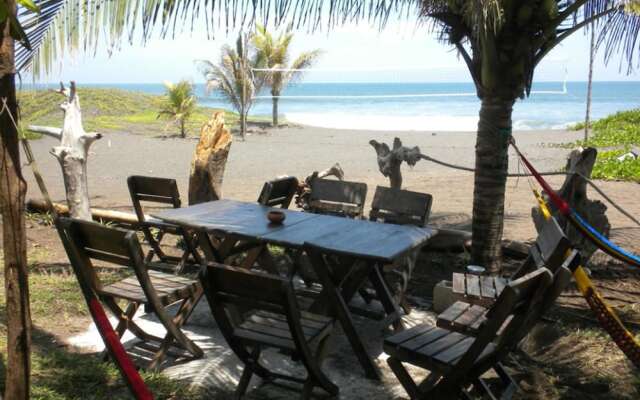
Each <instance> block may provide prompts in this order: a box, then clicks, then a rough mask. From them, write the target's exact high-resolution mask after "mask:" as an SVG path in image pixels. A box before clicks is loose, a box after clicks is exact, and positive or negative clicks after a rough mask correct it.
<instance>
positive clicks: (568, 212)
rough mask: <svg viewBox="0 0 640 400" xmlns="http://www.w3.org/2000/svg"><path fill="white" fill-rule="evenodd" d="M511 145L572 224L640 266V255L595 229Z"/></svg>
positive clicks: (609, 251)
mask: <svg viewBox="0 0 640 400" xmlns="http://www.w3.org/2000/svg"><path fill="white" fill-rule="evenodd" d="M511 145H512V146H513V148H514V149H515V151H516V153H517V154H518V156H519V157H520V159H521V160H522V162H523V163H524V165H525V166H526V167H527V169H528V170H529V171H530V172H531V174H532V175H533V176H534V178H535V179H536V181H538V183H539V184H540V186H542V188H543V189H544V191H545V192H546V193H547V195H548V196H549V199H551V201H552V202H553V204H554V205H555V206H556V207H558V211H560V213H561V214H562V215H563V216H564V217H566V218H567V219H568V220H569V222H570V223H571V225H573V226H574V227H575V228H576V229H578V230H579V231H580V233H582V235H583V236H585V237H586V238H587V239H589V241H591V242H592V243H593V244H594V245H595V246H596V247H598V248H599V249H600V250H602V251H604V252H605V253H607V254H608V255H610V256H611V257H613V258H616V259H618V260H620V261H622V262H624V263H626V264H629V265H632V266H634V267H638V268H640V256H638V255H636V254H633V253H631V252H629V251H627V250H625V249H622V248H620V247H618V246H617V245H615V244H614V243H612V242H611V241H610V240H609V239H607V238H606V237H604V236H603V235H602V234H601V233H600V232H598V231H597V230H595V228H593V227H592V226H591V225H589V223H588V222H587V221H586V220H585V219H584V218H582V216H580V214H578V213H577V212H576V211H575V210H574V209H572V208H571V206H570V205H569V203H567V202H566V201H565V200H564V199H563V198H562V197H560V196H559V195H558V193H556V191H555V190H553V189H552V188H551V186H550V185H549V184H548V183H547V182H546V181H545V180H544V178H543V177H542V176H541V175H540V173H539V172H538V171H537V170H536V169H535V168H534V167H533V165H531V163H530V162H529V160H527V158H526V157H525V156H524V155H523V154H522V153H521V152H520V149H518V146H516V144H515V142H514V141H513V140H511Z"/></svg>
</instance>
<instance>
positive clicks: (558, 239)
mask: <svg viewBox="0 0 640 400" xmlns="http://www.w3.org/2000/svg"><path fill="white" fill-rule="evenodd" d="M570 248H571V243H570V242H569V239H568V238H567V236H566V235H565V234H564V232H563V230H562V228H561V227H560V225H559V224H558V222H557V221H556V220H555V219H554V218H551V219H549V220H547V221H545V223H544V225H543V227H542V229H541V231H540V234H539V235H538V238H537V239H536V242H535V243H534V244H533V245H532V246H531V248H530V249H529V256H528V257H527V259H526V260H525V261H524V263H523V264H522V266H521V267H520V268H519V269H518V270H517V271H516V272H515V273H514V275H513V277H512V279H517V278H519V277H521V276H523V275H525V274H526V273H528V272H531V271H532V270H533V269H535V268H539V267H541V266H543V265H544V266H546V267H547V268H549V269H550V270H551V271H552V272H555V270H556V269H557V268H558V267H559V266H560V265H562V263H563V261H564V259H565V257H566V255H567V252H568V251H569V250H570ZM508 282H509V279H507V278H504V277H502V276H494V275H475V274H469V273H453V276H452V279H451V287H452V292H453V298H454V299H455V300H457V301H462V302H465V303H470V304H476V305H479V306H482V307H489V306H491V304H493V303H494V302H495V301H496V299H497V298H498V296H500V293H502V290H504V288H505V287H506V285H507V284H508Z"/></svg>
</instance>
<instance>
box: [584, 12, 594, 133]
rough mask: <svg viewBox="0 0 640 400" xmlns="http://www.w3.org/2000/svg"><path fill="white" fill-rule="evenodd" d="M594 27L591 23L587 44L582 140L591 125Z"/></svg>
mask: <svg viewBox="0 0 640 400" xmlns="http://www.w3.org/2000/svg"><path fill="white" fill-rule="evenodd" d="M595 31H596V29H595V27H594V26H593V24H591V42H590V44H589V80H588V82H587V109H586V111H585V114H584V140H585V142H586V141H587V140H589V129H590V127H589V125H591V87H592V86H593V59H594V58H595V57H596V54H595V53H596V47H595Z"/></svg>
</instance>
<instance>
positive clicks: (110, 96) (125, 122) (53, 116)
mask: <svg viewBox="0 0 640 400" xmlns="http://www.w3.org/2000/svg"><path fill="white" fill-rule="evenodd" d="M78 93H79V95H80V105H81V107H82V117H83V122H84V127H85V129H86V130H87V131H96V132H100V133H110V132H127V133H134V134H142V135H149V136H164V135H177V134H178V133H179V129H178V127H177V126H175V125H171V124H169V125H168V124H167V120H166V119H158V118H157V117H158V111H159V110H160V108H161V104H162V101H163V99H164V96H157V95H149V94H144V93H138V92H130V91H126V90H119V89H95V88H79V89H78ZM18 98H19V101H20V110H21V117H22V126H23V127H26V126H28V125H45V126H55V127H61V126H62V119H63V112H62V110H61V109H60V104H61V103H62V101H63V100H64V98H63V97H62V96H60V95H59V94H58V93H55V92H52V91H45V90H38V91H33V90H26V91H21V92H20V93H19V95H18ZM214 111H219V110H216V109H213V108H208V107H198V108H197V109H196V112H195V113H194V114H193V117H192V118H191V119H190V120H189V121H188V122H187V125H186V127H187V134H188V135H189V136H198V135H199V134H200V127H201V126H202V124H203V123H204V122H206V121H207V120H208V119H209V118H210V116H211V113H212V112H214ZM250 121H252V122H264V121H265V120H264V119H260V118H250ZM225 122H226V123H227V126H229V127H230V128H231V129H233V128H234V127H235V126H236V125H237V124H238V114H236V113H233V112H229V111H225Z"/></svg>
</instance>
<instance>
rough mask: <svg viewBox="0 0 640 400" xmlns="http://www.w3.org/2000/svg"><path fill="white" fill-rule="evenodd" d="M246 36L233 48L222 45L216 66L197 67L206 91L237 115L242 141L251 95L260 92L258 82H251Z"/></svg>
mask: <svg viewBox="0 0 640 400" xmlns="http://www.w3.org/2000/svg"><path fill="white" fill-rule="evenodd" d="M248 41H249V39H248V36H247V35H245V34H243V33H242V32H241V33H240V34H239V35H238V39H237V40H236V47H235V48H232V47H231V46H227V45H225V46H224V47H223V48H222V53H221V56H220V62H219V63H218V64H214V63H213V62H211V61H207V60H198V61H197V63H198V66H199V68H200V70H201V72H202V73H203V75H204V77H205V79H206V80H207V88H208V90H211V89H212V90H214V91H217V92H219V93H221V94H222V95H223V96H224V97H225V98H226V99H227V100H228V101H229V103H231V105H232V106H233V108H235V109H236V111H238V114H240V136H241V137H242V140H244V139H245V135H246V131H247V115H248V114H249V109H251V106H252V105H253V100H254V94H255V93H256V92H258V90H260V82H258V81H256V80H255V79H254V74H253V68H254V67H255V66H256V59H255V57H254V56H252V55H251V54H250V51H249V46H248Z"/></svg>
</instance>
